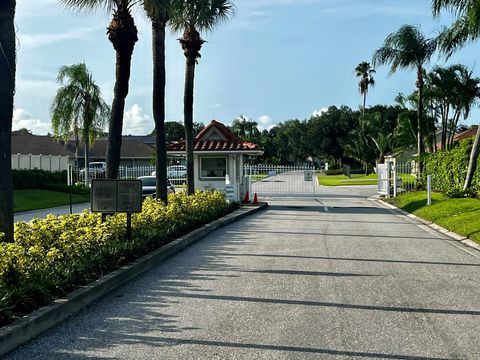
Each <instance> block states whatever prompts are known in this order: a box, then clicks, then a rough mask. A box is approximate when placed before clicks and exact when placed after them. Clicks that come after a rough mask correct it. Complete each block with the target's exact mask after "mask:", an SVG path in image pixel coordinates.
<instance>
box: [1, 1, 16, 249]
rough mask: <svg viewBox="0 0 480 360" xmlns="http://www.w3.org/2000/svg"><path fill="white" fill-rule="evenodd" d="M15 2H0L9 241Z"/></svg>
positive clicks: (4, 210) (4, 225)
mask: <svg viewBox="0 0 480 360" xmlns="http://www.w3.org/2000/svg"><path fill="white" fill-rule="evenodd" d="M15 7H16V0H2V1H1V2H0V46H1V48H0V84H1V86H0V169H2V173H1V176H0V194H1V197H0V232H2V233H4V234H5V238H4V240H5V241H8V242H13V180H12V118H13V97H14V94H15V69H16V66H15V64H16V56H15V55H16V54H15V25H14V19H15Z"/></svg>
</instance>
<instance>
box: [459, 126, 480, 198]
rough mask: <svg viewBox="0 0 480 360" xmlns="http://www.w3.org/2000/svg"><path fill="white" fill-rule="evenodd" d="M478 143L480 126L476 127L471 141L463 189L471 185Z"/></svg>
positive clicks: (475, 166) (479, 141) (479, 140)
mask: <svg viewBox="0 0 480 360" xmlns="http://www.w3.org/2000/svg"><path fill="white" fill-rule="evenodd" d="M479 143H480V126H479V127H478V128H477V134H476V135H475V141H474V142H473V147H472V151H471V153H470V161H469V162H468V168H467V176H466V177H465V184H464V185H463V191H466V190H468V188H469V187H470V185H472V180H473V175H475V171H476V170H477V160H478V150H479Z"/></svg>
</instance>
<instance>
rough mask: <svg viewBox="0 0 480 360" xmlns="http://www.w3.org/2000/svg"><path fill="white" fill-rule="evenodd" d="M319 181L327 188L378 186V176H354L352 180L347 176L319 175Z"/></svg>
mask: <svg viewBox="0 0 480 360" xmlns="http://www.w3.org/2000/svg"><path fill="white" fill-rule="evenodd" d="M317 176H318V181H319V183H320V185H325V186H342V185H376V184H377V174H370V175H368V176H365V175H362V174H352V175H351V178H348V177H347V176H345V175H325V174H319V175H317Z"/></svg>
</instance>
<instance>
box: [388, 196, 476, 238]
mask: <svg viewBox="0 0 480 360" xmlns="http://www.w3.org/2000/svg"><path fill="white" fill-rule="evenodd" d="M387 201H388V202H390V203H392V204H394V205H396V206H398V207H399V208H401V209H403V210H405V211H407V212H409V213H412V214H414V215H416V216H419V217H421V218H423V219H425V220H429V221H432V222H434V223H436V224H438V225H440V226H443V227H444V228H446V229H448V230H450V231H453V232H455V233H457V234H460V235H463V236H466V237H468V238H469V239H471V240H473V241H475V242H477V243H480V200H478V199H472V198H450V197H448V196H446V195H444V194H442V193H438V192H434V193H432V205H431V206H427V192H426V191H418V192H411V193H405V194H401V195H399V196H398V197H397V198H395V199H389V200H387Z"/></svg>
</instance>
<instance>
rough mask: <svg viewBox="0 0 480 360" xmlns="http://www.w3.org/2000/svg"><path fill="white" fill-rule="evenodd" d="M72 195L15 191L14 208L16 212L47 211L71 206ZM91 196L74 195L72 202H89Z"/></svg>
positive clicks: (53, 192) (42, 191)
mask: <svg viewBox="0 0 480 360" xmlns="http://www.w3.org/2000/svg"><path fill="white" fill-rule="evenodd" d="M69 196H70V195H69V194H68V193H63V192H58V191H50V190H40V189H28V190H15V191H14V192H13V205H14V206H13V208H14V211H15V212H21V211H29V210H37V209H46V208H50V207H55V206H61V205H68V204H70V197H69ZM89 201H90V195H83V194H82V195H79V194H73V195H72V202H73V203H74V204H78V203H83V202H89Z"/></svg>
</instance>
